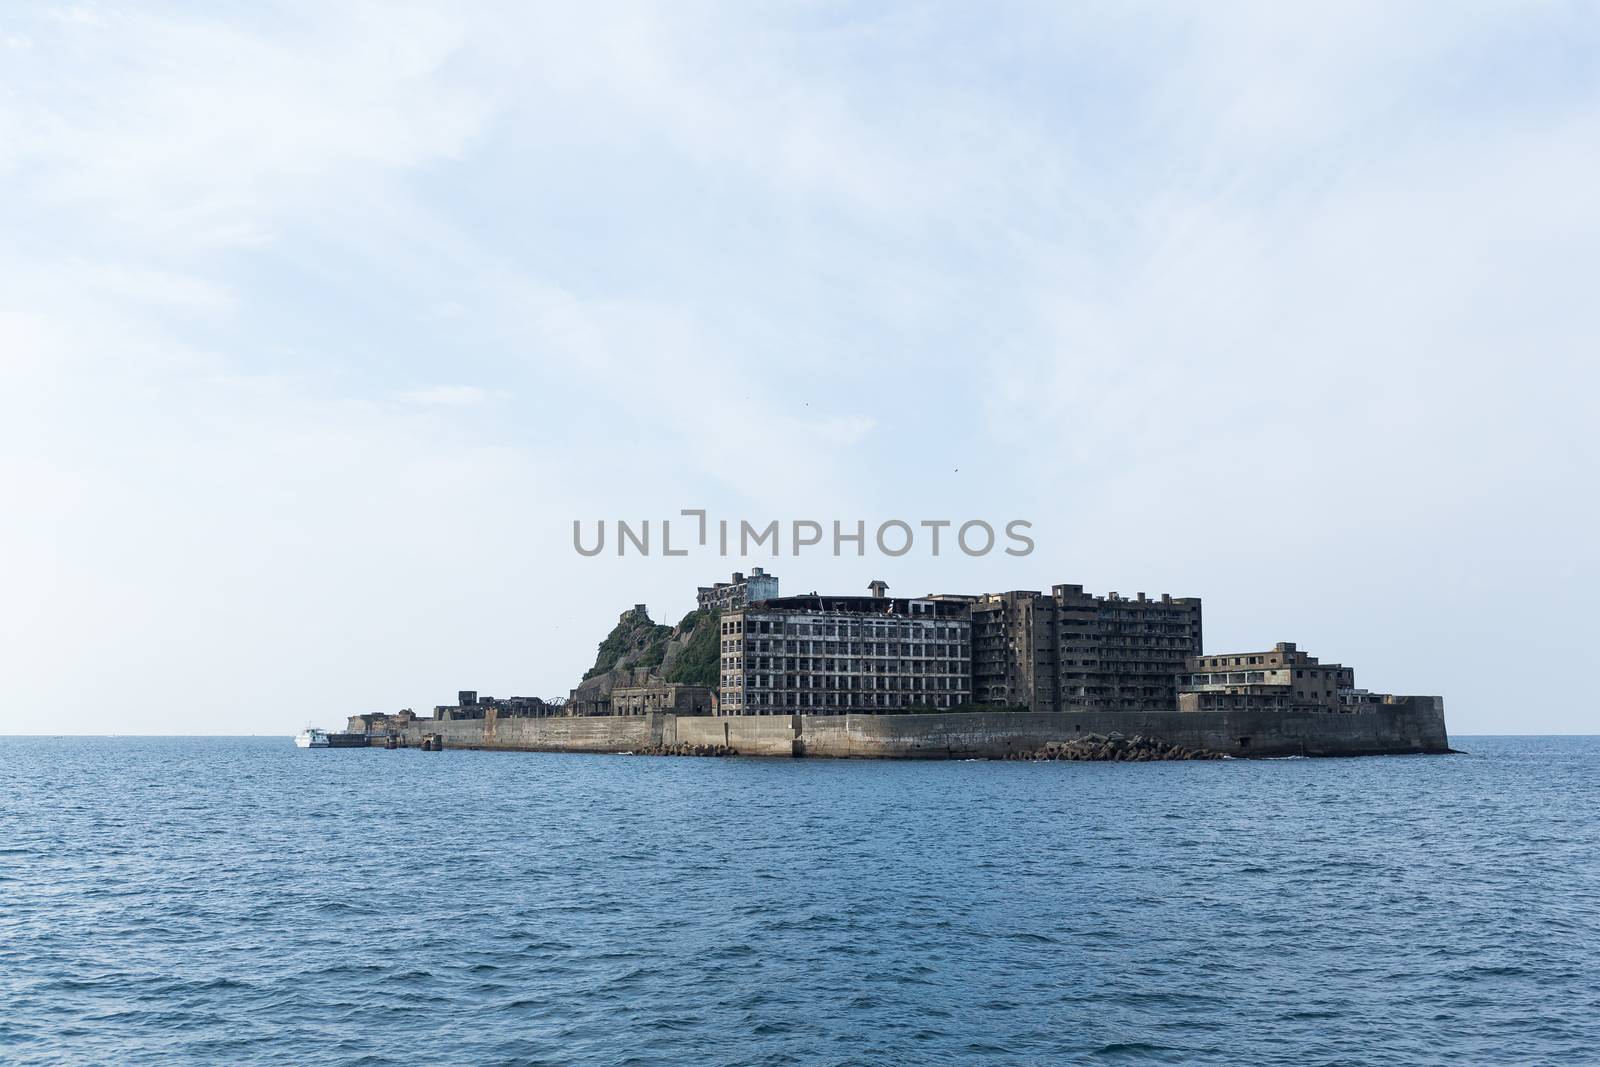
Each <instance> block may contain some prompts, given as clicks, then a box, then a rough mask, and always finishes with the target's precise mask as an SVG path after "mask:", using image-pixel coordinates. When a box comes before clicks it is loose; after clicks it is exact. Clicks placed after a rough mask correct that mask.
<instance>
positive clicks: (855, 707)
mask: <svg viewBox="0 0 1600 1067" xmlns="http://www.w3.org/2000/svg"><path fill="white" fill-rule="evenodd" d="M871 588H872V590H873V595H871V596H819V595H817V594H812V595H810V596H800V597H783V598H776V597H774V598H770V599H766V600H763V601H761V602H759V603H752V604H750V605H748V606H746V607H743V608H737V609H733V610H730V611H725V612H724V613H723V615H722V619H721V667H722V670H721V676H722V686H721V694H720V696H721V702H720V707H719V712H718V713H719V714H722V715H793V714H806V715H843V714H847V713H849V712H867V713H876V714H884V713H889V712H905V711H920V710H929V711H944V710H948V709H950V708H954V707H959V706H962V705H966V704H969V703H970V702H971V700H972V659H971V657H972V644H971V634H972V623H971V619H970V610H969V604H968V602H967V601H966V600H965V599H964V598H939V597H917V598H904V597H890V596H887V595H886V588H885V587H884V586H883V584H882V583H881V582H875V583H873V586H872V587H871Z"/></svg>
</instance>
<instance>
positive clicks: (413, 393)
mask: <svg viewBox="0 0 1600 1067" xmlns="http://www.w3.org/2000/svg"><path fill="white" fill-rule="evenodd" d="M508 396H509V394H508V393H505V392H502V391H500V390H496V389H481V388H479V387H478V386H475V385H429V386H423V387H422V388H420V389H407V390H406V391H405V392H403V393H400V394H398V395H397V396H396V397H395V400H396V401H397V402H398V403H400V404H403V405H406V406H409V407H438V408H473V407H481V406H482V405H484V404H488V403H491V402H492V401H495V400H504V399H506V398H507V397H508Z"/></svg>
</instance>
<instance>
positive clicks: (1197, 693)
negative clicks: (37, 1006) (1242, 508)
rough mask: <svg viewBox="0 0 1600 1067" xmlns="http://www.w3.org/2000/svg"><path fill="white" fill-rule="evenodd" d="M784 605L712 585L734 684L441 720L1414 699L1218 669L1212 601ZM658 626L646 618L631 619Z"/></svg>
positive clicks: (1272, 660) (628, 672)
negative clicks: (1211, 642)
mask: <svg viewBox="0 0 1600 1067" xmlns="http://www.w3.org/2000/svg"><path fill="white" fill-rule="evenodd" d="M868 590H869V594H868V595H866V596H826V595H821V594H818V593H811V594H808V595H805V596H790V597H779V596H778V595H777V591H778V580H777V578H776V577H774V576H772V575H769V574H767V573H766V572H765V571H763V570H762V569H761V568H759V567H757V568H755V569H754V570H753V571H752V573H751V574H750V575H749V576H748V577H746V576H745V575H743V574H741V573H737V572H735V573H734V575H733V581H731V582H718V583H717V584H716V585H714V586H711V587H709V588H707V587H701V588H700V589H699V592H698V601H699V604H700V606H701V607H702V608H715V609H717V610H719V611H720V612H721V619H720V622H719V627H718V629H719V632H718V634H717V637H718V640H719V649H718V653H719V657H720V670H719V678H720V685H719V686H704V685H690V684H685V683H678V682H667V681H664V680H663V678H662V676H661V672H660V671H659V670H658V669H656V668H654V667H645V666H638V667H633V668H629V669H620V668H619V669H615V670H612V671H609V672H606V674H605V676H604V677H603V678H602V679H600V680H598V681H596V682H594V683H593V684H590V683H585V684H584V685H581V686H579V687H578V688H576V689H573V690H572V691H571V694H570V696H569V697H568V698H567V699H565V700H561V699H557V700H553V701H545V700H542V699H540V698H538V697H507V698H504V699H496V698H494V697H489V696H484V697H480V696H479V695H478V694H477V693H476V692H475V691H472V690H462V691H461V692H460V693H459V694H458V696H457V703H455V704H453V705H440V706H438V707H435V708H434V709H433V710H434V718H435V719H436V720H439V721H449V720H453V719H483V718H486V717H487V716H488V715H489V714H490V713H491V712H492V713H493V715H494V716H495V717H496V718H528V717H544V716H551V715H563V716H643V715H650V714H661V713H665V714H674V715H683V716H698V715H792V714H809V715H842V714H848V713H852V712H854V713H862V714H885V713H896V712H899V713H908V712H936V711H948V710H951V709H974V710H975V709H978V708H985V707H986V708H990V709H994V708H1008V709H1015V710H1027V711H1034V712H1071V711H1078V710H1082V711H1127V712H1154V711H1172V710H1174V709H1176V710H1178V711H1231V710H1239V711H1282V712H1359V711H1363V710H1372V709H1373V708H1375V707H1376V706H1379V705H1384V704H1393V703H1396V702H1400V701H1404V700H1406V699H1409V698H1404V697H1395V696H1392V695H1389V694H1385V693H1373V692H1369V691H1367V690H1365V689H1357V688H1356V687H1355V671H1354V670H1353V669H1351V668H1349V667H1346V666H1343V665H1342V664H1338V663H1322V662H1320V661H1319V660H1318V659H1317V658H1316V657H1315V656H1311V655H1308V654H1307V653H1305V652H1303V651H1301V650H1300V649H1299V648H1298V647H1297V646H1296V645H1294V644H1293V643H1291V642H1279V643H1278V644H1277V645H1274V646H1273V648H1272V649H1270V650H1268V651H1265V652H1239V653H1227V654H1215V655H1205V654H1203V652H1202V647H1203V646H1202V635H1203V627H1202V619H1201V602H1200V599H1199V598H1198V597H1173V596H1171V595H1169V594H1166V593H1162V594H1161V595H1160V596H1159V597H1147V596H1146V595H1145V594H1144V593H1138V594H1136V595H1134V596H1133V597H1123V596H1120V595H1119V594H1117V593H1115V592H1112V593H1107V594H1105V595H1104V596H1097V595H1095V594H1093V593H1088V592H1085V591H1084V588H1083V586H1081V585H1067V584H1061V585H1054V586H1051V588H1050V592H1049V593H1048V594H1045V593H1040V592H1037V591H1033V590H1011V591H1008V592H1003V593H986V594H981V595H967V594H949V593H944V594H929V595H927V596H922V597H891V596H889V595H888V586H887V585H885V584H884V583H883V582H882V581H873V582H871V583H870V584H869V585H868ZM634 616H640V617H643V618H645V620H646V621H648V616H647V615H645V609H644V605H642V604H640V605H635V606H634V608H633V609H632V610H631V611H629V612H624V613H623V615H622V620H621V621H622V622H628V621H630V619H631V618H633V617H634ZM416 719H417V716H416V715H415V714H413V713H412V712H411V711H410V709H406V710H404V711H401V712H399V713H396V714H394V715H389V714H386V713H382V712H377V713H371V714H367V715H355V716H351V717H350V720H349V729H350V732H352V733H362V734H369V735H378V734H383V733H386V732H392V731H395V730H398V729H401V728H403V727H405V726H408V725H411V724H412V723H413V722H415V721H416Z"/></svg>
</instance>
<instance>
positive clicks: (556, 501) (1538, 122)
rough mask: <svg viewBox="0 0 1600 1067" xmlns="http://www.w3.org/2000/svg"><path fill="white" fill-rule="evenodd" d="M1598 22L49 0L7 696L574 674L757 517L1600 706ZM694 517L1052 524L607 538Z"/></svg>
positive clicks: (5, 392)
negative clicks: (983, 536)
mask: <svg viewBox="0 0 1600 1067" xmlns="http://www.w3.org/2000/svg"><path fill="white" fill-rule="evenodd" d="M467 6H470V8H471V13H470V14H468V13H462V12H461V11H459V10H456V9H457V8H458V7H467ZM580 8H582V9H583V10H580ZM1597 55H1600V8H1597V7H1595V6H1594V5H1589V4H1562V3H1552V4H1484V5H1476V4H1470V3H1461V4H1412V5H1405V4H1394V3H1377V4H1371V5H1362V4H1356V3H1340V4H1325V5H1320V6H1319V7H1318V8H1313V7H1312V6H1309V5H1299V4H1271V3H1268V4H1259V5H1230V4H1204V5H1192V4H1176V3H1174V4H1165V5H1130V4H1121V3H1117V4H1106V5H1096V4H1083V5H1057V4H1040V5H1037V6H1034V5H1027V4H1001V5H970V4H952V5H948V6H944V7H941V6H939V5H905V6H896V5H876V4H873V5H865V4H864V5H845V4H834V3H820V4H776V5H747V4H726V5H720V6H717V5H698V4H670V5H668V4H652V5H644V6H639V7H634V6H629V5H620V4H619V5H573V4H563V5H549V6H548V7H544V8H542V9H539V8H534V7H533V6H531V5H526V4H506V5H504V6H497V5H493V4H482V5H445V4H440V5H437V6H432V7H430V6H413V5H402V4H397V3H373V4H328V3H308V4H262V5H244V6H239V5H226V10H224V9H223V8H219V7H218V6H216V5H208V4H152V3H129V4H110V3H106V4H86V5H82V6H57V5H51V4H30V3H12V4H7V5H6V6H5V8H4V9H3V10H0V227H3V229H0V232H3V235H4V239H3V240H0V492H3V500H4V511H3V513H0V606H3V615H0V617H3V623H0V626H3V631H0V733H17V732H51V733H66V732H74V733H77V732H102V733H103V732H122V733H135V732H154V733H274V732H275V733H288V732H292V731H294V730H296V729H298V728H299V727H301V726H303V725H304V724H305V723H306V722H307V721H316V722H318V723H320V724H324V725H335V724H339V723H342V721H343V719H344V717H345V716H346V715H347V714H350V713H353V712H358V711H370V710H393V709H396V708H399V707H402V706H411V707H415V708H417V709H418V710H419V711H420V710H422V709H424V708H428V707H431V706H432V705H434V704H436V703H441V702H448V701H449V700H451V699H453V694H454V692H455V690H457V689H459V688H476V689H478V690H480V691H482V692H486V693H493V694H496V695H509V694H512V693H515V694H526V695H542V696H555V695H558V694H565V693H566V691H567V690H568V689H569V688H571V686H573V685H574V684H576V682H577V680H578V679H579V677H580V676H581V674H582V672H583V670H584V668H585V667H587V666H588V665H589V663H591V662H592V660H593V656H594V650H595V645H596V643H597V642H598V641H599V640H600V639H601V638H602V637H603V636H604V635H605V633H606V631H607V630H608V629H609V627H610V625H611V624H612V623H613V622H614V621H615V618H616V616H617V613H618V612H619V611H621V610H623V609H624V608H626V607H628V606H629V605H631V604H633V603H635V602H645V603H648V605H649V606H650V609H651V611H652V613H653V614H654V615H655V617H656V618H658V619H665V620H668V621H675V620H676V619H678V618H679V617H680V616H682V615H683V613H684V612H686V611H687V610H689V609H690V608H691V607H692V606H693V596H694V588H695V586H696V585H698V584H702V583H708V582H710V581H712V580H714V579H718V578H725V577H726V574H727V572H728V571H731V570H733V569H734V568H735V567H740V568H743V569H748V567H749V566H752V565H758V564H759V565H765V566H767V567H768V568H769V569H770V570H773V571H775V572H776V573H778V574H779V576H780V578H781V580H782V582H783V589H784V591H785V592H805V591H809V590H812V589H821V590H824V591H833V592H854V591H859V590H862V589H863V588H864V586H865V584H866V582H867V581H868V580H869V579H872V578H876V577H881V578H883V579H884V580H886V581H887V582H888V583H889V585H890V587H891V591H892V592H894V593H897V594H901V595H906V594H916V593H923V592H928V591H985V590H999V589H1010V588H1036V589H1047V588H1048V587H1049V586H1050V585H1051V584H1052V583H1056V582H1075V583H1081V584H1083V585H1085V586H1087V587H1088V588H1089V589H1091V590H1096V591H1106V590H1111V589H1115V590H1119V591H1123V592H1127V593H1132V592H1135V591H1139V590H1145V591H1148V592H1150V593H1152V594H1154V593H1159V592H1163V591H1167V592H1172V593H1174V594H1179V595H1193V596H1200V597H1203V598H1204V600H1205V625H1206V643H1207V647H1208V650H1211V651H1236V650H1245V649H1259V648H1263V647H1268V646H1270V645H1271V643H1272V642H1274V641H1279V640H1294V641H1299V642H1300V643H1301V645H1302V647H1305V648H1307V649H1309V650H1310V651H1311V652H1312V653H1314V654H1317V655H1321V656H1322V657H1324V658H1325V659H1327V660H1338V661H1342V662H1344V663H1347V664H1352V665H1354V666H1355V668H1356V671H1357V680H1358V682H1359V683H1360V684H1363V685H1367V686H1370V687H1372V688H1374V689H1382V690H1387V691H1398V692H1406V693H1442V694H1444V695H1445V698H1446V708H1447V711H1448V718H1449V724H1450V728H1451V730H1452V732H1453V733H1456V734H1469V733H1474V732H1544V731H1577V732H1600V711H1597V710H1596V709H1597V708H1600V696H1597V683H1596V678H1595V671H1594V667H1595V665H1596V664H1595V655H1594V649H1595V646H1596V639H1597V637H1600V607H1597V605H1600V581H1597V565H1596V564H1597V561H1596V556H1597V551H1596V547H1595V544H1596V530H1595V526H1596V519H1597V517H1600V507H1597V505H1596V491H1597V489H1600V479H1597V477H1596V473H1597V455H1596V452H1597V447H1596V416H1597V403H1596V397H1595V389H1596V386H1597V385H1600V371H1597V348H1600V299H1597V297H1596V288H1597V285H1600V280H1597V279H1600V195H1597V192H1596V191H1597V190H1600V94H1597V89H1600V67H1597V61H1596V58H1595V57H1596V56H1597ZM691 507H702V508H707V509H709V510H710V512H711V514H712V516H713V517H727V518H732V519H735V520H737V519H739V518H747V519H750V520H752V521H761V522H765V521H766V520H768V519H772V518H777V519H787V518H791V517H807V518H817V519H829V520H831V519H834V518H839V519H845V520H850V521H852V522H853V521H854V520H855V519H858V518H861V519H867V520H869V521H877V520H880V519H885V518H904V519H906V520H908V521H917V520H920V519H939V518H949V519H954V520H958V521H959V520H962V519H967V518H984V519H988V520H990V521H993V522H996V523H1002V522H1004V521H1006V520H1008V519H1012V518H1025V519H1028V520H1031V521H1032V522H1033V523H1034V536H1035V539H1036V541H1037V546H1038V547H1037V550H1036V551H1035V552H1034V554H1033V555H1032V556H1030V557H1027V558H1023V559H1014V558H1010V557H1006V556H1003V555H997V556H991V557H988V558H984V559H966V558H963V557H961V556H959V555H956V556H953V557H952V556H950V555H943V556H941V557H940V558H937V559H934V558H931V557H930V556H929V555H928V554H927V553H926V552H925V551H921V550H918V551H914V552H913V553H912V554H910V555H907V556H905V557H902V558H900V559H884V558H882V557H875V558H874V557H869V558H867V559H864V560H858V559H852V558H845V559H842V560H833V559H832V558H829V557H827V556H825V555H819V554H811V555H808V556H803V557H801V558H799V559H795V558H793V557H785V558H780V559H778V560H772V559H770V558H754V559H747V560H743V561H740V560H735V559H728V560H723V559H720V558H717V557H715V556H708V555H704V554H699V555H696V556H691V557H690V558H688V559H671V560H668V559H662V558H659V557H651V558H642V559H641V558H637V557H628V558H623V559H618V558H617V557H616V556H614V555H610V554H607V555H604V556H601V557H597V558H594V559H586V558H581V557H579V556H578V555H577V554H576V553H575V552H574V551H573V550H572V547H571V532H572V531H571V524H572V521H573V520H574V519H583V520H585V522H592V521H593V520H596V519H599V518H606V519H608V520H614V519H616V518H628V519H644V518H655V519H659V518H660V517H662V516H670V515H674V514H676V513H677V511H678V509H680V508H691Z"/></svg>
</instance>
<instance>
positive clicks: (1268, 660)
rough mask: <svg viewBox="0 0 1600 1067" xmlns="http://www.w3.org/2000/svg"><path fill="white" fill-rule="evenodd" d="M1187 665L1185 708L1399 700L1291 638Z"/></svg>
mask: <svg viewBox="0 0 1600 1067" xmlns="http://www.w3.org/2000/svg"><path fill="white" fill-rule="evenodd" d="M1187 668H1188V673H1186V674H1184V675H1183V676H1182V677H1180V678H1179V679H1178V710H1179V711H1324V712H1332V711H1360V710H1362V709H1363V708H1365V707H1366V706H1368V705H1372V704H1381V703H1384V702H1385V701H1391V700H1393V699H1394V698H1392V697H1390V696H1388V695H1387V694H1382V693H1369V692H1367V691H1366V690H1365V689H1357V688H1356V687H1355V685H1356V672H1355V670H1354V669H1353V668H1350V667H1346V666H1343V665H1341V664H1338V663H1321V662H1318V660H1317V657H1315V656H1310V655H1307V654H1306V653H1304V652H1302V651H1300V650H1299V649H1298V648H1296V647H1295V645H1294V643H1293V642H1291V641H1280V642H1278V643H1277V644H1276V645H1273V646H1272V650H1271V651H1269V652H1230V653H1227V654H1225V655H1213V656H1191V657H1190V658H1189V660H1188V663H1187Z"/></svg>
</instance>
